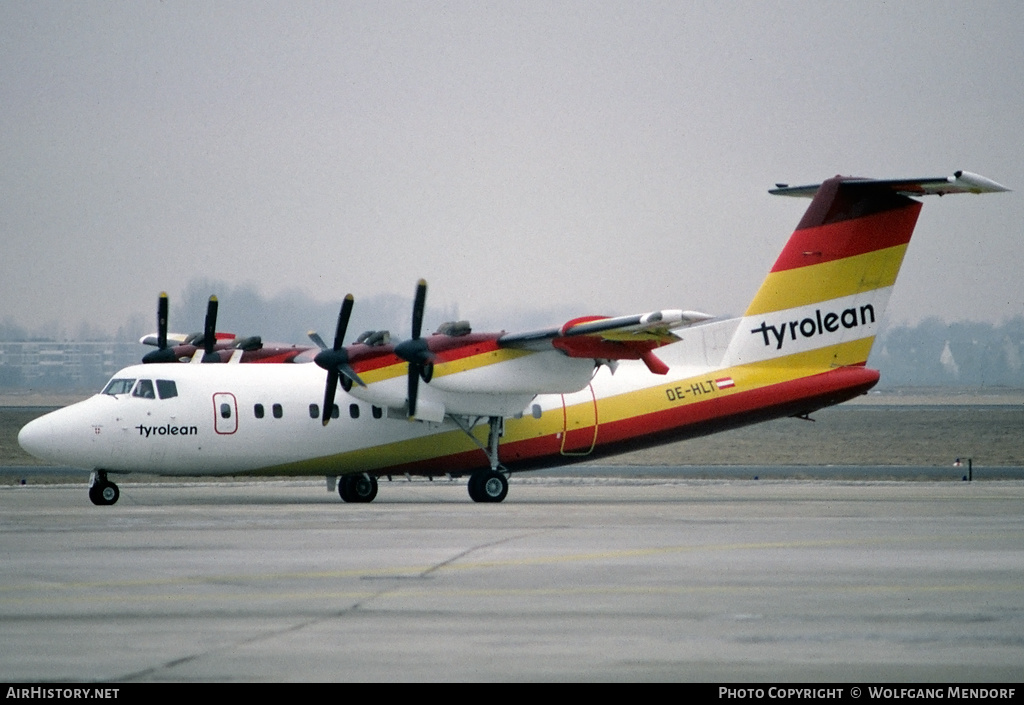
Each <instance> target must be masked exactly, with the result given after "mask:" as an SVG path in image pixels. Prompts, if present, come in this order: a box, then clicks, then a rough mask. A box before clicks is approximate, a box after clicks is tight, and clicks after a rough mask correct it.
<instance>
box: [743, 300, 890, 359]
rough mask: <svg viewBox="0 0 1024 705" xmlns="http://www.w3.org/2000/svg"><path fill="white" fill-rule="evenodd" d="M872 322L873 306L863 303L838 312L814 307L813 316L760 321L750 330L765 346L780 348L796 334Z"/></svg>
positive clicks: (807, 334) (821, 332)
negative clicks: (777, 321)
mask: <svg viewBox="0 0 1024 705" xmlns="http://www.w3.org/2000/svg"><path fill="white" fill-rule="evenodd" d="M874 322H875V307H874V306H872V305H871V304H865V305H864V306H861V307H860V309H856V308H847V309H843V311H842V312H840V313H836V312H834V311H829V312H828V313H822V312H821V309H815V310H814V318H811V317H810V316H808V317H807V318H804V319H802V320H799V321H787V322H784V323H781V324H779V325H774V326H773V325H769V324H768V322H767V321H761V325H760V326H758V327H757V328H754V329H753V330H751V331H750V332H751V333H753V334H755V335H756V334H757V333H760V334H761V335H762V336H763V338H764V344H765V345H766V346H768V345H771V344H772V343H774V344H775V349H776V350H782V346H783V344H784V343H785V342H786V340H787V339H788V340H793V341H795V340H797V335H798V334H799V335H800V336H801V337H803V338H813V337H815V336H818V335H824V334H825V333H835V332H836V331H838V330H839V329H840V328H857V327H858V326H865V325H868V324H869V323H874Z"/></svg>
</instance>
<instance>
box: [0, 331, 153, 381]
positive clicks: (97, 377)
mask: <svg viewBox="0 0 1024 705" xmlns="http://www.w3.org/2000/svg"><path fill="white" fill-rule="evenodd" d="M146 352H147V348H145V347H143V346H141V345H139V344H138V343H123V342H108V343H103V342H100V343H78V342H73V341H68V342H62V343H56V342H17V343H12V342H0V389H9V390H19V391H22V390H35V389H47V390H82V389H96V390H98V389H99V388H100V387H102V386H103V385H104V384H105V383H106V382H107V380H109V379H110V378H111V377H112V376H113V374H114V373H115V372H117V371H118V370H120V369H121V368H123V367H127V366H128V365H134V364H136V363H138V362H139V361H140V360H141V359H142V356H143V355H144V354H145V353H146Z"/></svg>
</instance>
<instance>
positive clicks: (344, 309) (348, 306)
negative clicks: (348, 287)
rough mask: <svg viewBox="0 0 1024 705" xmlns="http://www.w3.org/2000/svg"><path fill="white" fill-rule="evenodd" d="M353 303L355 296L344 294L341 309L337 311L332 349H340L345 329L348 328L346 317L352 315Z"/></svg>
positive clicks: (343, 340)
mask: <svg viewBox="0 0 1024 705" xmlns="http://www.w3.org/2000/svg"><path fill="white" fill-rule="evenodd" d="M354 305H355V298H354V297H353V296H352V294H348V295H346V296H345V300H344V301H342V302H341V311H340V312H339V313H338V328H337V329H336V330H335V331H334V350H335V351H338V350H341V346H342V345H343V344H344V342H345V331H346V330H348V319H349V318H351V317H352V306H354Z"/></svg>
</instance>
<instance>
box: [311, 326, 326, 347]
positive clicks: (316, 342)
mask: <svg viewBox="0 0 1024 705" xmlns="http://www.w3.org/2000/svg"><path fill="white" fill-rule="evenodd" d="M306 335H308V336H309V339H310V340H312V341H313V344H314V345H316V346H317V347H318V348H320V349H321V350H326V349H327V343H325V342H324V339H323V338H321V337H320V334H319V333H317V332H316V331H315V330H309V331H306Z"/></svg>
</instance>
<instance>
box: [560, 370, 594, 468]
mask: <svg viewBox="0 0 1024 705" xmlns="http://www.w3.org/2000/svg"><path fill="white" fill-rule="evenodd" d="M597 425H598V423H597V397H596V396H595V395H594V388H593V386H591V385H589V384H588V385H587V388H586V389H582V390H580V391H578V392H575V393H573V394H563V395H562V455H590V453H591V452H592V451H593V450H594V446H595V445H597Z"/></svg>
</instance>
